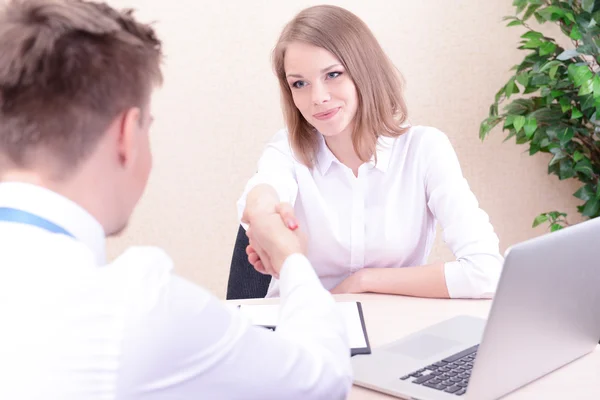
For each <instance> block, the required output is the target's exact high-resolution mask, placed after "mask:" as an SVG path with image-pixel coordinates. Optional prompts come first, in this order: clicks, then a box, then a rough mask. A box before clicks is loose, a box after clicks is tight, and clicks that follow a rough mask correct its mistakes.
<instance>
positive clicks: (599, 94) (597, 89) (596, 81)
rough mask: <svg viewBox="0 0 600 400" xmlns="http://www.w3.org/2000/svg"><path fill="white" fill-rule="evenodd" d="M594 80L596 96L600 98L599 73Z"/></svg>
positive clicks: (593, 86)
mask: <svg viewBox="0 0 600 400" xmlns="http://www.w3.org/2000/svg"><path fill="white" fill-rule="evenodd" d="M593 81H594V82H593V85H592V88H593V91H594V97H595V98H596V99H598V98H600V77H599V76H598V75H595V76H594V79H593Z"/></svg>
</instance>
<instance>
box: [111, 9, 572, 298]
mask: <svg viewBox="0 0 600 400" xmlns="http://www.w3.org/2000/svg"><path fill="white" fill-rule="evenodd" d="M112 3H113V4H115V5H118V6H131V7H134V8H136V9H138V10H139V16H140V17H142V18H144V19H146V20H156V21H157V24H156V27H157V30H158V32H159V35H160V36H161V37H162V39H163V41H164V48H165V53H166V56H167V58H166V61H165V67H164V73H165V85H164V87H163V88H162V90H161V91H160V92H159V93H158V94H157V96H156V99H155V105H154V113H155V117H156V122H155V125H154V129H153V138H152V141H153V146H154V154H155V167H154V172H153V176H152V178H151V180H150V184H149V187H148V190H147V192H146V194H145V196H144V197H143V199H142V202H141V204H140V207H139V209H138V210H137V211H136V213H135V214H134V217H133V219H132V221H131V225H130V227H129V229H128V230H127V231H126V232H125V233H124V234H123V236H122V237H119V238H115V239H112V240H110V241H109V256H110V257H114V256H115V255H116V254H118V253H119V252H121V251H122V250H123V249H124V248H125V247H127V246H129V245H132V244H150V245H159V246H161V247H163V248H165V249H166V250H167V251H168V252H169V253H170V255H171V256H172V258H173V259H174V261H175V265H176V272H178V273H180V274H181V275H183V276H185V277H187V278H189V279H191V280H193V281H195V282H197V283H199V284H202V285H204V286H205V287H207V288H208V289H209V290H211V291H212V292H214V293H215V294H216V295H218V296H220V297H224V294H225V288H226V282H227V276H228V269H229V262H230V257H231V251H232V247H233V242H234V236H235V234H236V231H237V226H238V225H237V220H236V208H235V202H236V200H237V197H238V196H239V194H240V192H241V190H242V188H243V186H244V184H245V182H246V180H247V179H248V178H249V176H250V175H251V173H252V171H254V169H255V166H256V161H257V159H258V157H259V155H260V153H261V150H262V146H263V145H264V143H265V141H267V140H268V139H269V138H270V137H271V136H272V135H273V134H274V133H275V132H276V130H277V129H279V128H280V127H281V126H282V118H281V115H280V108H279V95H278V88H277V86H276V80H275V78H274V76H273V74H272V72H271V68H270V64H269V57H270V50H271V48H272V46H273V45H274V43H275V40H276V37H277V35H278V33H279V31H280V30H281V28H282V27H283V25H284V24H285V23H286V22H287V21H288V20H289V19H290V18H291V17H292V16H293V15H294V14H295V13H296V12H298V11H299V10H300V9H302V8H304V7H306V6H309V5H313V4H318V2H316V1H281V0H254V1H242V0H233V1H221V2H214V1H210V2H208V1H205V0H177V1H161V0H119V1H116V0H115V1H112ZM331 3H332V4H337V5H341V6H344V7H346V8H348V9H349V10H351V11H353V12H355V13H356V14H358V15H359V16H360V17H361V18H363V19H364V20H365V22H366V23H367V24H368V25H369V26H370V27H371V29H372V30H373V31H374V33H375V35H376V36H377V38H378V39H379V40H380V42H381V44H382V46H383V47H384V49H385V50H386V51H387V52H388V54H389V55H390V57H391V58H392V59H393V61H394V62H395V63H396V65H397V66H398V67H399V68H400V70H401V71H402V72H403V74H404V76H405V78H406V81H407V84H408V87H407V92H406V96H407V100H408V105H409V110H410V113H411V120H412V122H413V123H414V124H421V125H431V126H435V127H437V128H440V129H442V130H443V131H445V132H446V133H447V134H448V135H449V137H450V139H451V141H452V143H453V144H454V146H455V149H456V151H457V153H458V156H459V159H460V161H461V165H462V167H463V171H464V174H465V175H466V177H467V179H468V180H469V182H470V184H471V187H472V189H473V191H474V192H475V194H476V195H477V197H478V198H479V200H480V203H481V206H482V207H483V209H485V210H486V211H487V212H488V213H489V215H490V217H491V221H492V223H493V224H494V226H495V228H496V231H497V233H498V235H499V237H500V240H501V248H502V251H504V250H505V249H506V248H507V246H509V245H510V244H512V243H515V242H518V241H521V240H524V239H527V238H530V237H533V236H536V235H539V234H542V233H544V232H545V228H538V229H531V221H532V220H533V218H534V217H535V216H536V215H537V214H538V213H540V212H543V211H547V210H552V209H560V210H565V211H568V212H569V213H570V214H571V215H572V218H573V217H575V216H576V213H575V209H574V207H575V205H576V204H577V203H576V199H574V198H572V197H571V195H570V194H571V193H573V192H574V191H575V189H576V186H575V185H574V182H570V183H569V182H559V181H558V180H557V179H556V178H555V177H549V176H547V174H546V163H547V159H546V157H544V156H540V155H537V156H535V157H530V156H528V154H527V153H526V152H525V150H526V148H525V147H523V146H517V145H516V144H515V143H514V141H510V142H507V143H504V144H503V143H502V139H503V138H504V135H503V133H502V132H500V131H499V130H498V129H497V130H495V131H494V132H493V135H492V137H491V138H490V139H489V140H486V141H485V142H483V143H482V142H481V141H480V140H479V139H478V129H479V123H480V121H481V120H482V119H483V118H485V117H486V115H487V111H488V107H489V105H490V102H491V100H492V99H493V96H494V93H495V92H496V91H497V89H498V88H499V87H500V85H501V84H502V83H504V82H505V81H506V79H507V78H508V77H509V69H510V67H512V66H513V65H514V64H515V63H517V61H518V60H519V57H520V54H519V51H518V50H516V44H517V42H518V36H519V32H520V31H519V28H512V29H508V28H505V27H504V23H503V22H502V21H501V18H502V17H503V16H504V15H507V14H509V13H511V12H512V6H511V3H512V0H487V1H474V0H471V1H466V0H420V1H406V0H404V1H391V0H370V1H363V0H346V1H337V2H331ZM451 257H452V254H451V253H449V251H448V250H447V248H446V246H445V245H444V243H443V242H442V241H441V240H440V237H439V235H438V241H437V245H436V247H435V249H434V252H433V254H432V257H431V260H443V259H450V258H451Z"/></svg>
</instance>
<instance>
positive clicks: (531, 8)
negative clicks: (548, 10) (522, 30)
mask: <svg viewBox="0 0 600 400" xmlns="http://www.w3.org/2000/svg"><path fill="white" fill-rule="evenodd" d="M530 3H532V4H530V5H529V7H527V11H525V14H523V21H527V20H528V19H529V18H531V16H532V15H533V13H534V12H535V11H536V10H537V9H538V8H540V7H541V4H533V2H530Z"/></svg>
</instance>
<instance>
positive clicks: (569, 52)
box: [556, 50, 579, 61]
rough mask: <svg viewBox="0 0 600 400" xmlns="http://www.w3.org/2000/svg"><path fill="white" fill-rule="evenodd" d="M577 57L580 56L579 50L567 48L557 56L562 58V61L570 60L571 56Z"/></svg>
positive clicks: (559, 58)
mask: <svg viewBox="0 0 600 400" xmlns="http://www.w3.org/2000/svg"><path fill="white" fill-rule="evenodd" d="M575 57H579V53H578V52H577V50H565V51H563V52H562V53H560V54H559V55H558V56H556V59H557V60H560V61H565V60H568V59H570V58H575Z"/></svg>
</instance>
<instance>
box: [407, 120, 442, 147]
mask: <svg viewBox="0 0 600 400" xmlns="http://www.w3.org/2000/svg"><path fill="white" fill-rule="evenodd" d="M405 135H407V136H408V139H409V140H410V142H411V143H412V144H414V145H416V146H420V147H421V146H422V147H433V148H435V147H439V146H446V145H448V144H449V143H450V139H449V138H448V135H446V134H445V133H444V132H442V131H441V130H439V129H437V128H434V127H431V126H423V125H416V126H412V127H411V128H410V129H409V130H408V132H407V133H406V134H405Z"/></svg>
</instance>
